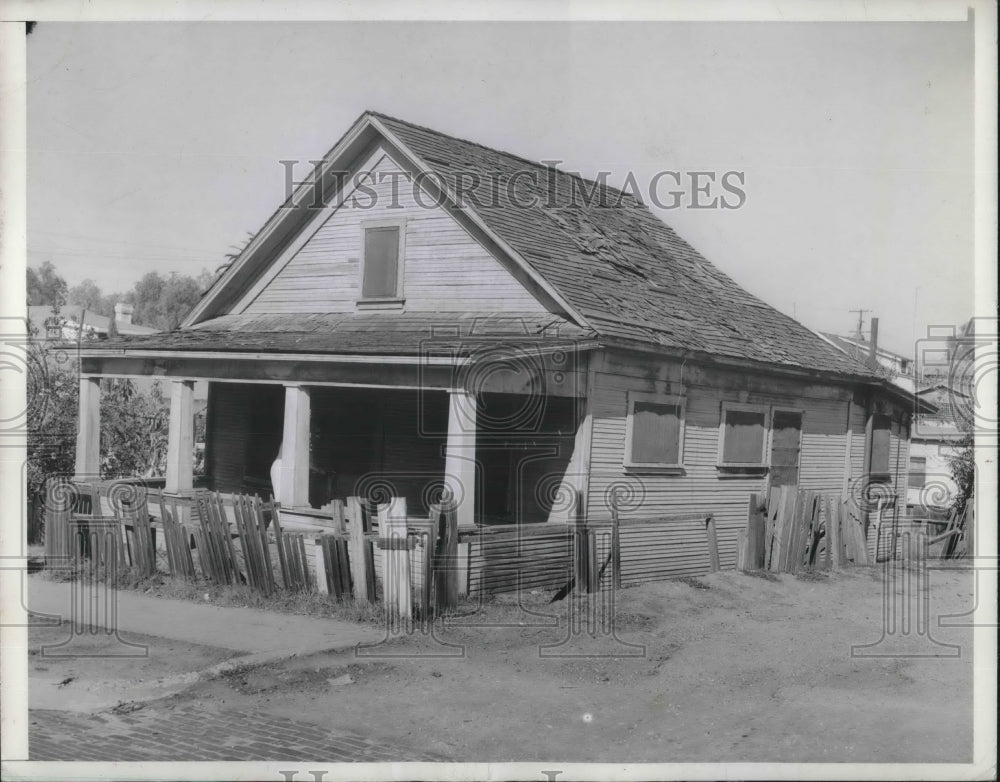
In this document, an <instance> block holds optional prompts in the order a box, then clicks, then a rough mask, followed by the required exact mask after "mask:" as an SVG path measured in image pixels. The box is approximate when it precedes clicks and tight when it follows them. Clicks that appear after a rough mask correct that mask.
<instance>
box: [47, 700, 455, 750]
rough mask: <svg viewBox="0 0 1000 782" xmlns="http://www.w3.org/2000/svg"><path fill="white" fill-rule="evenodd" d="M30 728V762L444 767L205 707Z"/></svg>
mask: <svg viewBox="0 0 1000 782" xmlns="http://www.w3.org/2000/svg"><path fill="white" fill-rule="evenodd" d="M29 720H30V726H29V730H30V733H29V745H28V746H29V757H30V759H31V760H78V761H82V760H100V761H128V760H133V761H135V760H150V761H157V760H159V761H191V760H315V761H329V762H340V761H361V762H365V761H367V762H376V761H406V760H445V758H443V757H441V756H438V755H434V754H432V753H429V752H424V751H419V750H416V749H414V748H413V747H408V746H405V745H402V744H398V743H396V742H387V741H373V740H372V739H369V738H366V737H364V736H361V735H357V734H351V733H346V732H344V731H331V730H327V729H325V728H322V727H320V726H319V725H314V724H312V723H309V722H303V721H299V720H287V719H281V718H278V717H272V716H268V715H266V714H260V713H253V712H244V711H240V710H236V709H223V708H218V707H211V706H205V705H204V704H183V705H180V706H176V707H174V708H171V709H163V708H147V709H141V710H139V711H135V712H132V713H130V714H124V715H115V714H111V713H101V714H80V713H74V712H66V711H54V710H49V709H34V710H32V711H31V712H30V713H29Z"/></svg>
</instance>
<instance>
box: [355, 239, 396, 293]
mask: <svg viewBox="0 0 1000 782" xmlns="http://www.w3.org/2000/svg"><path fill="white" fill-rule="evenodd" d="M398 275H399V227H398V226H392V227H379V228H366V229H365V264H364V280H363V281H362V284H361V296H362V298H365V299H384V298H394V297H396V296H398V295H399V292H398V283H399V277H398Z"/></svg>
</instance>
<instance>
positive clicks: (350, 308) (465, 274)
mask: <svg viewBox="0 0 1000 782" xmlns="http://www.w3.org/2000/svg"><path fill="white" fill-rule="evenodd" d="M372 162H373V164H374V165H373V167H372V168H371V171H372V173H373V174H374V176H375V180H374V183H373V184H370V185H368V187H370V188H371V190H372V191H374V192H375V196H374V198H373V197H371V196H369V195H367V194H364V193H358V196H357V199H356V202H355V203H356V204H358V205H360V206H367V205H369V204H372V203H373V202H374V205H373V206H371V208H360V207H359V206H352V199H351V197H349V196H348V197H347V198H346V199H345V201H344V203H343V204H342V205H341V206H340V207H339V208H337V209H336V210H335V211H333V213H332V214H331V215H330V217H329V218H328V219H327V220H326V222H324V223H323V225H322V226H321V227H320V228H319V230H317V231H316V232H315V233H314V234H313V235H312V236H311V238H309V240H308V241H307V242H306V243H305V244H304V245H303V246H302V247H301V248H300V249H299V250H298V252H297V253H295V254H294V256H293V257H291V258H290V259H283V260H284V266H283V268H281V270H280V272H279V273H278V274H277V275H276V276H275V277H274V278H273V279H272V280H271V281H270V283H269V284H268V285H267V286H266V287H265V288H264V289H263V290H262V291H260V292H259V294H258V295H257V296H256V298H255V299H254V300H253V301H252V302H250V303H249V306H246V308H245V309H244V310H243V311H245V312H247V313H281V312H295V313H301V312H354V311H355V309H356V306H355V305H356V302H357V300H358V297H359V293H360V259H361V254H362V228H361V224H362V222H363V221H367V220H376V219H393V220H401V219H402V220H405V221H406V225H405V240H404V258H405V262H404V264H403V267H404V268H403V274H404V283H403V295H404V297H405V299H406V305H405V306H406V309H407V310H408V311H412V312H440V311H442V310H447V311H473V312H476V311H479V312H496V311H508V312H532V313H539V312H544V311H545V308H544V307H542V305H541V304H539V302H538V301H537V300H536V299H535V298H534V297H533V296H532V295H531V294H530V293H529V292H528V291H527V290H526V289H525V288H524V287H523V286H522V285H521V284H520V283H519V282H518V280H517V279H515V278H514V276H513V275H512V274H511V273H510V272H509V271H508V270H507V269H506V268H504V266H503V265H501V263H500V262H499V261H498V260H497V259H496V258H494V257H493V256H492V255H490V253H489V252H487V251H486V249H484V248H483V247H482V246H481V245H480V244H479V243H478V242H476V241H475V240H474V239H473V238H472V237H471V236H470V235H469V234H468V233H467V232H466V231H465V229H464V228H462V227H461V226H460V225H459V224H458V223H457V222H456V221H455V220H454V219H453V218H452V217H451V216H450V215H449V214H448V213H447V212H446V211H445V210H444V209H442V208H440V207H434V206H433V205H432V203H433V202H432V199H431V198H430V196H421V198H422V199H423V205H422V204H421V203H420V202H418V200H417V198H416V197H415V196H414V193H413V185H412V182H411V180H409V179H406V178H405V177H403V176H402V169H401V168H400V167H399V166H398V165H397V164H396V163H395V162H394V161H393V160H392V159H391V158H390V157H389V156H388V155H386V154H384V153H378V154H376V155H375V156H374V157H373V158H372ZM393 177H398V179H397V183H396V185H395V189H396V199H395V203H394V201H393V188H394V185H393ZM380 180H381V181H380ZM279 262H281V261H279ZM236 311H239V310H238V309H237V310H236Z"/></svg>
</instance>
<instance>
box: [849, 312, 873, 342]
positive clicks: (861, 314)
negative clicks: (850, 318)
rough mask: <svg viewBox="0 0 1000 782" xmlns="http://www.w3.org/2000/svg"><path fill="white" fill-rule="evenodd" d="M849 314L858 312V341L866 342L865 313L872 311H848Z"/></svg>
mask: <svg viewBox="0 0 1000 782" xmlns="http://www.w3.org/2000/svg"><path fill="white" fill-rule="evenodd" d="M848 312H856V313H858V341H859V342H864V341H865V333H864V322H865V321H864V318H865V313H866V312H871V310H848Z"/></svg>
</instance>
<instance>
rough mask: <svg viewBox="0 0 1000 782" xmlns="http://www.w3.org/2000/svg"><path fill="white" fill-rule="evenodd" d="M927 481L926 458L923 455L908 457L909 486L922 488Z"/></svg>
mask: <svg viewBox="0 0 1000 782" xmlns="http://www.w3.org/2000/svg"><path fill="white" fill-rule="evenodd" d="M925 483H927V459H926V458H925V457H923V456H911V457H910V471H909V486H910V488H911V489H922V488H924V484H925Z"/></svg>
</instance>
